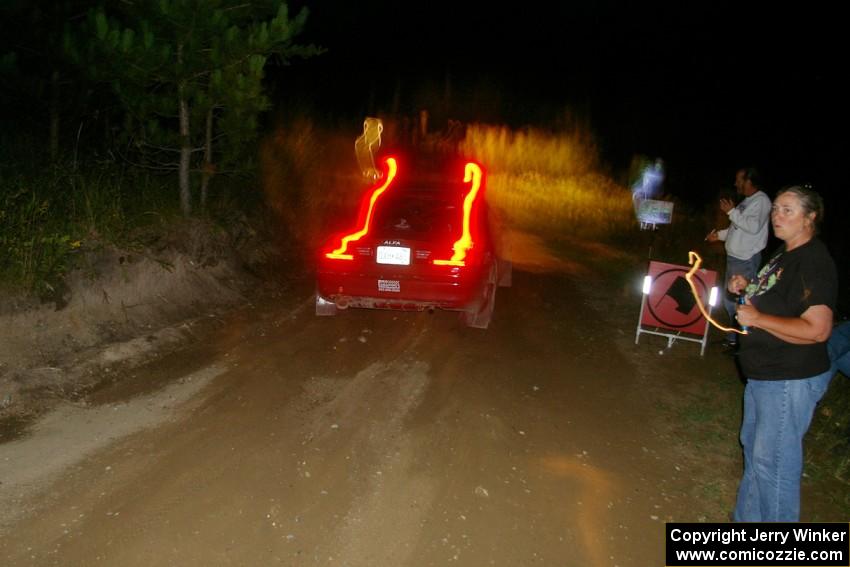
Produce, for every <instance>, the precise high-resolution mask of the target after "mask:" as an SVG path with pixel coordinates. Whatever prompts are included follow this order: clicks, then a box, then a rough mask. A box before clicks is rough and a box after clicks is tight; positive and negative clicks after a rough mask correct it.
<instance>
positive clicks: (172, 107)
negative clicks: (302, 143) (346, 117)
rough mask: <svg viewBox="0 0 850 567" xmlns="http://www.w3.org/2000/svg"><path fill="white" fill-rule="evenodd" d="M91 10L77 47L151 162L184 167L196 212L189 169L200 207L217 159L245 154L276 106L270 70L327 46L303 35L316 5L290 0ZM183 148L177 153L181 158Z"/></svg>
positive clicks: (183, 185) (182, 1)
mask: <svg viewBox="0 0 850 567" xmlns="http://www.w3.org/2000/svg"><path fill="white" fill-rule="evenodd" d="M120 6H121V7H120V11H118V9H117V8H115V11H112V12H106V11H105V10H104V9H103V8H100V9H97V10H93V11H91V12H90V13H89V17H88V20H87V23H86V25H85V30H84V31H85V33H86V35H85V36H84V37H86V38H87V40H86V41H79V40H74V39H70V38H69V41H68V42H67V47H68V50H69V52H72V53H74V54H75V59H76V60H77V61H79V62H80V63H82V64H84V65H87V66H88V67H89V69H90V70H91V71H92V72H93V73H95V74H96V75H97V76H98V77H99V78H100V79H101V80H105V81H108V82H109V83H110V84H111V86H112V89H113V91H114V92H115V94H116V95H117V97H118V99H119V100H120V102H121V105H122V107H123V110H124V112H125V113H126V114H125V134H126V135H127V136H129V137H131V139H132V142H133V144H132V145H133V147H134V148H136V149H137V150H138V151H139V152H140V154H141V155H142V156H143V158H144V162H145V164H146V165H147V166H149V167H157V168H163V169H176V170H177V171H178V178H179V187H180V208H181V210H182V212H183V214H184V215H189V214H191V211H192V204H193V199H192V192H191V184H190V173H191V172H192V171H201V173H202V179H201V206H202V207H203V206H204V205H205V201H206V188H207V184H208V183H209V179H210V177H211V175H212V174H213V172H214V171H215V169H216V167H215V165H214V159H213V156H214V155H215V156H217V157H218V158H219V159H220V160H221V161H222V162H223V163H225V164H227V163H233V162H235V161H236V160H237V159H238V158H239V157H240V155H239V154H240V150H241V149H242V148H244V147H245V145H246V142H248V141H251V140H253V139H255V138H256V135H257V119H258V116H259V114H260V113H261V112H262V111H263V110H266V109H267V108H268V107H269V100H268V97H267V96H266V94H265V93H264V90H263V84H262V80H263V75H264V70H265V68H266V64H267V63H268V62H269V61H270V60H275V61H277V62H279V63H283V64H287V63H288V62H289V61H290V60H291V59H293V58H295V57H301V58H306V57H311V56H314V55H318V54H319V53H321V52H322V50H321V49H320V48H317V47H314V46H312V45H299V44H296V43H294V40H295V38H296V36H298V35H299V33H300V32H301V31H302V30H303V27H304V24H305V21H306V19H307V10H306V8H305V9H302V10H301V11H299V13H298V14H297V15H296V16H295V17H290V15H289V10H288V7H287V4H286V3H285V2H283V1H280V0H277V1H266V2H244V1H242V2H238V1H232V0H156V1H147V0H140V1H138V2H125V3H122V4H121V5H120ZM175 156H176V161H175Z"/></svg>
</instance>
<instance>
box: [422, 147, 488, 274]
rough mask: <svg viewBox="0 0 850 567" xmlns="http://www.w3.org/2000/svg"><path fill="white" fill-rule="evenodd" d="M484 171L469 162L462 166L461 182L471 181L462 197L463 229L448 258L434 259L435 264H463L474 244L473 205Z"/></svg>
mask: <svg viewBox="0 0 850 567" xmlns="http://www.w3.org/2000/svg"><path fill="white" fill-rule="evenodd" d="M483 177H484V172H483V170H482V169H481V166H480V165H478V164H477V163H474V162H469V163H467V164H466V166H465V167H464V173H463V182H464V183H471V186H470V189H469V192H468V193H467V194H466V197H464V199H463V231H462V233H461V236H460V238H459V239H457V240H456V241H455V243H454V244H453V245H452V250H453V251H454V253H453V254H452V257H451V258H449V259H435V260H433V263H434V265H435V266H465V265H466V257H467V253H468V252H469V251H470V250H472V248H473V247H474V246H475V241H476V240H477V239H478V222H477V215H475V214H473V213H474V212H475V207H476V205H477V203H478V199H479V197H480V195H481V186H482V181H483Z"/></svg>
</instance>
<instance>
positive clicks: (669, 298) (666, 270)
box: [641, 261, 717, 335]
mask: <svg viewBox="0 0 850 567" xmlns="http://www.w3.org/2000/svg"><path fill="white" fill-rule="evenodd" d="M689 271H690V268H688V267H687V266H677V265H675V264H665V263H663V262H654V261H653V262H650V263H649V275H650V276H651V277H652V288H651V290H650V292H649V297H647V298H646V309H644V310H643V315H642V318H641V324H642V325H648V326H652V327H663V328H665V329H670V330H673V331H679V332H683V333H693V334H695V335H701V334H703V333H704V332H705V329H706V320H705V317H703V315H702V313H701V312H700V310H699V306H698V305H697V302H696V299H695V298H694V296H693V293H692V292H691V288H690V286H689V285H688V281H687V280H686V279H685V274H687V273H688V272H689ZM692 279H693V282H694V285H695V286H696V288H697V292H698V293H699V295H700V297H701V298H702V300H703V303H704V304H706V303H708V295H709V293H710V291H711V288H712V286H714V282H715V281H716V280H717V273H716V272H713V271H711V270H697V272H696V273H695V274H694V275H693V277H692Z"/></svg>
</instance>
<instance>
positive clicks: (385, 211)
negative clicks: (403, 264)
mask: <svg viewBox="0 0 850 567" xmlns="http://www.w3.org/2000/svg"><path fill="white" fill-rule="evenodd" d="M462 222H463V219H462V205H461V203H460V199H457V200H449V199H446V198H441V197H438V196H435V195H431V194H427V193H421V192H399V193H397V194H395V195H387V198H386V201H382V202H380V203H379V205H378V207H377V210H376V211H375V219H374V225H373V226H375V227H378V228H379V229H380V230H381V231H382V232H393V233H399V234H404V233H408V234H410V235H411V236H414V235H416V236H423V235H427V234H454V233H455V232H457V227H458V226H459V225H460V223H462Z"/></svg>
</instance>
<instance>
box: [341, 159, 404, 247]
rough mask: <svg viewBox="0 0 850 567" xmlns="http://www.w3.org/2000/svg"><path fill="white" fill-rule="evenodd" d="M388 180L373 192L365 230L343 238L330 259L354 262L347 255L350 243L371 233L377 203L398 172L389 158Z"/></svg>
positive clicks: (393, 160)
mask: <svg viewBox="0 0 850 567" xmlns="http://www.w3.org/2000/svg"><path fill="white" fill-rule="evenodd" d="M387 168H388V169H387V178H386V179H385V180H384V183H383V184H382V185H381V186H380V187H378V188H377V189H375V190H374V191H372V195H371V196H370V198H369V209H368V210H367V212H366V218H365V219H364V220H363V228H361V229H360V230H358V231H357V232H353V233H351V234H349V235H348V236H344V237H343V238H342V242H340V245H339V248H337V249H336V250H334V251H333V252H328V253H327V254H325V256H327V257H328V258H331V259H334V260H353V259H354V256H353V255H351V254H346V253H345V252H346V250H348V243H349V242H355V241H357V240H360V239H361V238H363V237H364V236H366V233H368V232H369V223H371V222H372V212H373V211H374V209H375V202H376V201H377V200H378V197H380V196H381V194H382V193H383V192H384V191H386V190H387V188H388V187H389V186H390V183H392V182H393V179H394V178H395V175H396V172H397V171H398V164H397V163H396V160H395V159H394V158H387Z"/></svg>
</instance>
